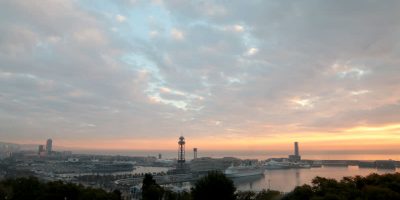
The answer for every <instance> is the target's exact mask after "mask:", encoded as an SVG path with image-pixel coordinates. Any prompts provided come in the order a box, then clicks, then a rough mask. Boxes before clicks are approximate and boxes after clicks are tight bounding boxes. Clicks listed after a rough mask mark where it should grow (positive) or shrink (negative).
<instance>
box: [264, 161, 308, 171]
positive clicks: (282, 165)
mask: <svg viewBox="0 0 400 200" xmlns="http://www.w3.org/2000/svg"><path fill="white" fill-rule="evenodd" d="M264 168H265V169H301V168H311V165H310V164H307V163H302V162H289V161H280V162H278V161H275V160H270V161H268V162H266V163H265V164H264Z"/></svg>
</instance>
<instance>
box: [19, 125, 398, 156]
mask: <svg viewBox="0 0 400 200" xmlns="http://www.w3.org/2000/svg"><path fill="white" fill-rule="evenodd" d="M399 133H400V124H390V125H384V126H361V127H352V128H349V129H345V130H342V131H338V132H334V133H331V132H326V133H324V132H297V133H292V134H291V133H286V134H282V135H274V136H273V137H268V136H265V137H260V136H240V135H236V136H234V137H233V136H224V135H222V136H205V137H201V138H200V137H199V136H196V137H190V136H186V148H188V149H190V148H193V147H197V148H200V149H203V150H267V149H268V150H290V149H292V145H293V142H294V141H298V142H300V145H301V147H302V150H363V149H368V150H382V149H385V150H399V149H400V147H399V144H400V134H399ZM265 135H268V134H265ZM54 141H55V146H61V147H65V148H73V149H92V150H175V149H176V148H177V142H178V138H168V139H131V138H127V139H96V140H94V139H93V140H91V141H90V142H88V141H87V140H79V141H75V140H61V139H60V140H57V139H56V138H55V140H54ZM25 143H26V142H25Z"/></svg>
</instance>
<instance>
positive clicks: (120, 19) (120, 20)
mask: <svg viewBox="0 0 400 200" xmlns="http://www.w3.org/2000/svg"><path fill="white" fill-rule="evenodd" d="M115 20H117V21H118V22H119V23H122V22H124V21H125V20H126V17H125V16H123V15H119V14H118V15H116V16H115Z"/></svg>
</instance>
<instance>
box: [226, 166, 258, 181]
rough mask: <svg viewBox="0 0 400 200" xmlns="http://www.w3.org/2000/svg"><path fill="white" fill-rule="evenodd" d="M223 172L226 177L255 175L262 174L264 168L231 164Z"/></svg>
mask: <svg viewBox="0 0 400 200" xmlns="http://www.w3.org/2000/svg"><path fill="white" fill-rule="evenodd" d="M224 174H225V175H226V176H227V177H228V178H239V177H246V176H257V175H263V174H264V169H263V168H262V167H259V166H255V165H239V166H233V165H231V166H230V167H228V168H227V169H226V170H225V172H224Z"/></svg>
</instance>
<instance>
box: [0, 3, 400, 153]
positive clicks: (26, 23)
mask: <svg viewBox="0 0 400 200" xmlns="http://www.w3.org/2000/svg"><path fill="white" fill-rule="evenodd" d="M399 9H400V2H397V1H389V0H388V1H386V0H385V1H363V2H362V3H361V2H360V1H335V2H333V1H332V2H318V1H302V2H297V1H287V2H274V1H251V2H244V1H231V2H225V1H222V2H221V1H179V0H173V1H163V0H154V1H141V0H133V1H129V0H121V1H101V2H99V1H69V0H59V1H50V0H49V1H41V2H40V3H38V2H35V1H23V0H16V1H2V2H0V123H1V125H0V137H1V141H2V142H15V143H28V144H43V141H45V139H47V138H52V139H53V140H54V141H55V144H54V147H57V146H62V147H68V148H73V149H74V148H75V149H109V150H123V149H132V150H151V149H170V150H176V148H177V138H178V137H179V136H181V135H183V136H184V137H185V138H186V139H187V141H186V142H187V146H186V147H187V149H192V148H194V147H196V148H199V152H201V151H203V150H275V151H279V150H287V149H288V147H289V148H290V147H291V146H292V143H293V142H294V141H298V142H299V143H300V144H301V146H302V147H301V148H302V151H303V149H304V151H316V150H326V151H329V150H332V151H335V150H338V151H339V150H340V151H349V152H351V151H361V150H368V151H376V152H389V151H392V152H399V151H400V147H399V145H398V144H400V39H399V37H398V35H400V23H399V20H398V19H400V13H399V12H398V10H399Z"/></svg>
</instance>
